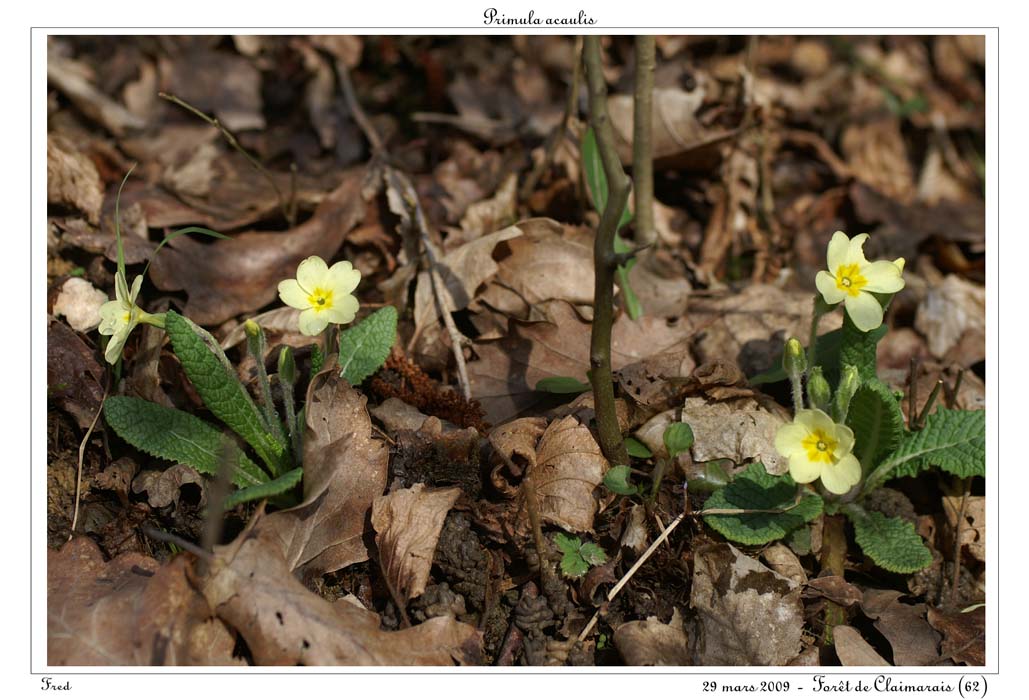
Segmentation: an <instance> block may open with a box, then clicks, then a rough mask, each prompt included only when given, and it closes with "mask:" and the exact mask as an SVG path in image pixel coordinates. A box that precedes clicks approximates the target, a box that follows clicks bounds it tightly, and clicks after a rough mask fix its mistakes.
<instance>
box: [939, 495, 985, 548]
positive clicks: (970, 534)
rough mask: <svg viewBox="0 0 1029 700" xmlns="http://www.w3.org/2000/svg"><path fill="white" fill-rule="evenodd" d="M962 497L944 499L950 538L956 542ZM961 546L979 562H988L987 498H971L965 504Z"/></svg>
mask: <svg viewBox="0 0 1029 700" xmlns="http://www.w3.org/2000/svg"><path fill="white" fill-rule="evenodd" d="M961 500H962V497H961V496H944V497H943V514H944V516H945V517H946V518H947V525H948V526H949V528H950V536H949V537H948V539H947V541H949V542H953V541H954V532H955V530H956V529H957V524H958V516H959V515H960V514H961ZM961 546H962V547H964V548H965V549H966V550H967V551H968V553H969V554H970V555H972V556H973V557H975V559H976V560H977V561H981V562H985V561H986V497H985V496H969V497H968V500H967V502H966V503H965V522H963V523H961Z"/></svg>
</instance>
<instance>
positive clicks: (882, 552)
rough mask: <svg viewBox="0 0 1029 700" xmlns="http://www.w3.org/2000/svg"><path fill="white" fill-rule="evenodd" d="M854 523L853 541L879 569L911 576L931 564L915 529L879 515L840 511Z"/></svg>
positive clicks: (930, 559) (928, 552) (931, 559)
mask: <svg viewBox="0 0 1029 700" xmlns="http://www.w3.org/2000/svg"><path fill="white" fill-rule="evenodd" d="M843 511H844V512H845V513H846V514H847V516H848V517H849V518H850V520H851V522H852V523H854V539H855V540H857V543H858V545H859V546H860V547H861V550H862V551H863V552H864V553H865V554H867V555H868V556H869V558H871V560H872V561H874V562H875V563H876V564H877V565H878V566H879V567H881V568H883V569H886V570H887V571H892V572H894V573H898V574H913V573H915V572H916V571H921V570H922V569H924V568H926V567H927V566H929V565H930V564H932V563H933V555H932V552H930V551H929V550H928V548H926V546H925V544H924V543H923V542H922V538H921V537H920V536H919V535H918V533H917V532H916V531H915V526H914V525H912V524H911V523H909V522H906V521H904V520H901V519H900V518H888V517H886V516H885V515H883V514H882V513H877V512H869V513H859V512H855V511H854V510H852V509H849V508H844V509H843Z"/></svg>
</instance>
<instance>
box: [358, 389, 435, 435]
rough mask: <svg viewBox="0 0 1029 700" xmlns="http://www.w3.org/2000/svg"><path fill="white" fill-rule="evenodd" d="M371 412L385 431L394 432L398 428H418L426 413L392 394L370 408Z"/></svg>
mask: <svg viewBox="0 0 1029 700" xmlns="http://www.w3.org/2000/svg"><path fill="white" fill-rule="evenodd" d="M371 414H372V415H373V416H375V417H376V418H378V419H379V421H381V422H382V424H383V426H385V428H386V432H388V433H390V434H394V433H396V432H397V431H400V430H418V429H419V428H421V427H422V425H424V424H425V419H426V418H428V416H427V415H425V414H424V413H422V412H421V411H419V410H418V409H417V408H415V407H414V406H412V405H410V404H406V403H404V402H403V401H402V400H400V399H398V398H396V397H395V396H392V397H390V398H388V399H386V400H385V401H383V402H382V403H381V404H379V405H378V406H376V407H375V408H373V409H371Z"/></svg>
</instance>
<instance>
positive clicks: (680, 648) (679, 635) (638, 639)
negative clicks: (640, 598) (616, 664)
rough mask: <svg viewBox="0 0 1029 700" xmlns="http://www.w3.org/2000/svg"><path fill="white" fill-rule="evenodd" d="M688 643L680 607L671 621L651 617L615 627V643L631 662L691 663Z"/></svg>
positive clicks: (675, 664)
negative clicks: (664, 621) (666, 621)
mask: <svg viewBox="0 0 1029 700" xmlns="http://www.w3.org/2000/svg"><path fill="white" fill-rule="evenodd" d="M687 645H688V639H687V638H686V632H685V631H684V630H683V628H682V619H681V618H680V616H679V610H678V608H676V610H675V612H674V613H673V614H672V619H671V621H670V622H669V623H668V624H665V623H663V622H661V620H659V619H658V618H656V617H648V618H647V619H646V620H634V621H633V622H626V623H625V624H623V625H619V626H618V628H617V629H615V646H616V647H618V652H619V653H620V654H621V655H622V658H623V659H625V663H626V664H628V665H629V666H689V665H690V655H689V649H688V648H687Z"/></svg>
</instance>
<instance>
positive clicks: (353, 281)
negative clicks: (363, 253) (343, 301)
mask: <svg viewBox="0 0 1029 700" xmlns="http://www.w3.org/2000/svg"><path fill="white" fill-rule="evenodd" d="M360 281H361V272H360V270H355V269H354V266H353V265H351V264H350V262H349V261H347V260H342V261H340V262H338V263H336V264H335V265H333V266H332V267H330V268H329V274H328V284H329V286H330V287H332V292H333V293H334V294H350V292H352V291H354V290H355V289H357V285H358V283H359V282H360Z"/></svg>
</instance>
